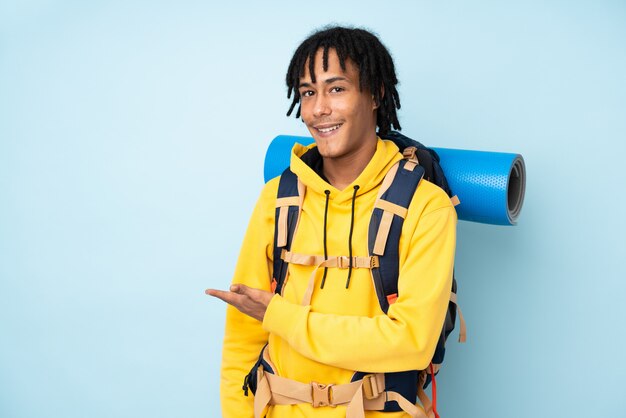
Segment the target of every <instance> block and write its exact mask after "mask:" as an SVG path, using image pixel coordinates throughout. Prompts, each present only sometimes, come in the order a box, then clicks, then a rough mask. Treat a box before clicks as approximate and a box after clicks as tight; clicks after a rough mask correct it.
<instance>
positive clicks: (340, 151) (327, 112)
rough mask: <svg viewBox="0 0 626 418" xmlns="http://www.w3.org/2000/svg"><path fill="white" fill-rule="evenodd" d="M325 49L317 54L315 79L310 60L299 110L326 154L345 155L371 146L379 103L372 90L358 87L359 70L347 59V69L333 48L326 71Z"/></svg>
mask: <svg viewBox="0 0 626 418" xmlns="http://www.w3.org/2000/svg"><path fill="white" fill-rule="evenodd" d="M322 54H323V50H322V49H320V50H318V51H317V54H316V56H315V80H316V82H315V83H313V81H312V80H311V75H310V74H309V69H308V68H309V64H308V61H307V62H306V64H305V72H304V76H303V77H302V78H301V79H300V87H299V91H300V114H301V116H302V121H303V122H304V123H305V124H306V126H307V128H308V129H309V132H311V135H312V136H313V139H315V143H316V144H317V147H318V149H319V152H320V154H321V155H322V157H324V158H342V157H348V156H350V155H353V154H358V152H359V151H361V150H362V149H363V147H364V146H366V147H369V148H371V147H372V141H375V139H376V107H377V106H376V103H375V101H374V98H373V96H372V94H371V93H370V91H369V90H368V89H367V88H364V89H363V91H360V90H359V71H358V69H357V68H356V66H355V65H354V64H353V63H352V61H351V60H348V59H346V62H345V64H346V70H345V71H343V70H342V69H341V66H340V65H339V57H338V56H337V53H336V52H335V50H334V49H329V51H328V70H327V71H324V68H323V61H322Z"/></svg>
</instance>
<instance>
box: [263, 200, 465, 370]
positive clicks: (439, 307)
mask: <svg viewBox="0 0 626 418" xmlns="http://www.w3.org/2000/svg"><path fill="white" fill-rule="evenodd" d="M456 221H457V218H456V211H455V210H454V208H453V207H452V206H445V207H441V208H438V209H435V210H433V211H431V212H428V213H427V214H425V215H422V216H421V218H420V219H419V221H418V223H417V226H416V227H415V229H414V232H413V234H412V236H411V239H410V242H409V243H408V250H407V252H406V256H405V257H403V256H401V263H400V273H399V279H398V296H399V297H398V299H397V301H396V302H395V303H394V304H393V305H391V307H390V308H389V311H388V313H387V315H384V314H381V315H378V316H375V317H373V318H368V317H360V316H346V315H334V314H328V313H319V312H313V311H311V309H310V306H301V305H297V304H294V303H291V302H288V301H287V300H285V299H284V298H282V297H279V296H275V297H274V298H273V299H272V301H271V302H270V304H269V306H268V309H267V312H266V314H265V318H264V321H263V327H264V329H265V330H266V331H269V332H271V333H275V334H277V335H278V336H280V337H281V338H283V339H284V340H286V341H288V343H289V344H290V345H291V346H292V347H293V348H294V349H295V350H296V351H298V352H299V353H301V354H302V355H303V356H305V357H308V358H310V359H312V360H315V361H318V362H321V363H325V364H329V365H333V366H335V367H341V368H344V369H348V370H367V371H368V372H375V373H376V372H394V371H402V370H421V369H424V368H426V367H427V366H428V364H429V363H430V361H431V359H432V356H433V353H434V351H435V347H436V345H437V341H438V339H439V336H440V334H441V330H442V327H443V322H444V319H445V315H446V311H447V307H448V302H449V300H450V291H451V287H452V272H453V264H454V251H455V244H456ZM329 330H332V332H329ZM363 347H367V350H364V349H363Z"/></svg>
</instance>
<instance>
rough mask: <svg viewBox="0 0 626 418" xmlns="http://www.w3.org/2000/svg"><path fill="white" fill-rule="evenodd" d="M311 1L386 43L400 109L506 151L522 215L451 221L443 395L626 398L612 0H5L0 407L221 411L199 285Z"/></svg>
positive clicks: (30, 413) (218, 330)
mask: <svg viewBox="0 0 626 418" xmlns="http://www.w3.org/2000/svg"><path fill="white" fill-rule="evenodd" d="M330 22H338V23H347V24H355V25H363V26H366V27H369V28H371V29H373V30H375V31H376V32H378V33H379V34H380V36H381V38H382V39H383V41H384V42H385V44H386V45H387V46H388V47H389V48H390V49H391V51H392V53H393V55H394V57H395V61H396V65H397V70H398V73H399V78H400V80H401V86H400V93H401V97H402V111H401V122H402V126H403V128H404V132H405V133H407V134H409V135H411V136H415V137H417V138H419V139H420V140H422V141H423V142H425V143H427V144H431V145H435V146H440V147H450V148H466V149H483V150H493V151H506V152H519V153H522V154H523V155H524V157H525V159H526V164H527V170H528V183H527V195H526V201H525V205H524V209H523V211H522V215H521V218H520V223H519V225H518V226H517V227H512V228H511V227H494V226H485V225H479V224H470V223H465V222H461V223H460V224H459V240H458V251H457V276H458V280H459V285H460V298H461V304H462V307H463V311H464V313H465V316H466V319H467V321H468V325H469V342H468V343H467V344H466V345H465V346H458V345H456V344H453V345H452V346H451V348H450V349H449V352H448V361H447V365H446V368H445V370H444V371H443V372H442V374H441V378H440V379H439V386H440V394H439V403H440V410H441V412H442V416H443V417H444V418H452V417H457V418H461V417H476V418H478V417H480V418H488V417H509V418H518V417H519V418H521V417H528V416H539V417H548V416H550V417H566V416H567V417H589V416H603V417H624V416H626V412H624V411H625V410H626V401H625V397H624V395H623V388H624V381H626V366H625V364H626V362H625V361H624V356H623V354H622V348H623V346H624V343H626V336H625V333H624V324H623V318H624V309H623V307H622V306H621V305H622V304H623V301H622V298H623V296H624V294H625V291H626V286H625V285H624V276H625V274H624V268H623V261H624V258H625V257H626V245H625V243H624V237H625V236H626V226H625V222H624V216H623V214H624V209H623V205H624V203H625V199H624V195H623V189H624V186H625V179H626V175H625V174H624V170H623V161H624V156H623V155H624V151H625V150H626V147H625V145H624V142H625V140H626V76H625V75H626V52H625V51H626V48H625V44H624V40H625V39H626V5H625V3H624V2H623V1H592V0H589V1H560V2H559V1H552V2H543V1H528V2H497V1H475V2H463V1H419V2H413V1H411V2H410V1H404V2H403V1H397V2H387V4H385V5H383V2H380V1H376V2H374V1H362V0H361V1H349V2H339V1H336V2H329V1H318V2H272V3H271V4H270V3H265V2H255V3H252V2H250V3H249V4H247V3H243V2H239V1H229V2H221V3H220V4H219V5H217V6H213V5H209V2H202V1H197V2H184V1H183V2H148V1H145V2H137V1H115V2H97V1H94V2H79V1H56V2H53V1H43V0H42V1H20V2H7V1H2V2H0V417H3V418H4V417H7V418H25V417H28V418H36V417H37V418H38V417H54V418H56V417H63V418H83V417H92V418H99V417H107V418H108V417H155V418H156V417H181V416H185V417H216V416H219V406H218V405H219V398H218V385H219V375H218V373H219V362H220V350H221V338H222V332H223V321H224V306H223V305H221V304H219V303H217V302H216V301H214V300H209V299H208V297H206V296H205V295H204V294H203V290H204V289H205V288H206V287H225V286H227V284H228V283H229V281H230V275H231V273H232V270H233V266H234V264H235V260H236V256H237V253H238V250H239V245H240V241H241V238H242V235H243V233H244V229H245V226H246V223H247V219H248V216H249V214H250V212H251V209H252V207H253V204H254V202H255V200H256V197H257V195H258V193H259V191H260V188H261V187H262V163H263V155H264V152H265V149H266V147H267V145H268V144H269V141H270V140H271V139H272V138H273V137H274V136H275V135H277V134H295V135H303V134H306V131H305V129H304V127H303V126H302V124H301V122H299V121H298V120H295V119H292V118H286V117H285V116H284V114H285V112H286V110H287V107H288V104H289V102H288V101H287V99H286V97H285V93H286V90H285V87H284V85H283V83H284V73H285V70H286V66H287V64H288V60H289V59H290V56H291V54H292V52H293V50H294V48H295V47H296V46H297V44H298V42H299V41H300V40H302V39H303V38H304V37H305V36H306V35H307V34H308V33H309V32H310V31H311V30H312V29H314V28H316V27H319V26H320V25H323V24H326V23H330ZM224 179H228V181H227V182H225V181H224Z"/></svg>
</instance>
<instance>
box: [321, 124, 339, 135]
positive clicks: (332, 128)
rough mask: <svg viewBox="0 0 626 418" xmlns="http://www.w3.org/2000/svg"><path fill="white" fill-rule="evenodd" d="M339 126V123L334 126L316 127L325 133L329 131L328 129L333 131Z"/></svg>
mask: <svg viewBox="0 0 626 418" xmlns="http://www.w3.org/2000/svg"><path fill="white" fill-rule="evenodd" d="M340 126H341V124H339V125H335V126H331V127H330V128H323V129H322V128H318V131H320V132H323V133H326V132H330V131H334V130H335V129H337V128H339V127H340Z"/></svg>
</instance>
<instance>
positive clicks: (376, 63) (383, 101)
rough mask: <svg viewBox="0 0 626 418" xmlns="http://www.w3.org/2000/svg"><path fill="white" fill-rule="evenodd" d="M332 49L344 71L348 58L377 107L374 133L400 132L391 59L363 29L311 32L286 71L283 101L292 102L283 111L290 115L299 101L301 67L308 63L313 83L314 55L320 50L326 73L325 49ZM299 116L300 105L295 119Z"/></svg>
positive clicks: (375, 38)
mask: <svg viewBox="0 0 626 418" xmlns="http://www.w3.org/2000/svg"><path fill="white" fill-rule="evenodd" d="M331 48H332V49H334V50H335V51H336V53H337V56H338V57H339V65H340V66H341V69H342V70H344V71H345V70H346V59H350V60H351V61H352V62H353V63H354V64H355V65H356V67H357V68H358V69H359V88H360V90H361V91H362V90H363V88H369V90H370V91H371V92H372V94H373V96H374V101H375V102H376V104H377V105H378V108H377V110H376V124H377V125H378V130H379V132H378V134H379V135H385V134H387V133H388V132H389V130H391V128H392V126H393V128H394V129H397V130H400V129H402V128H401V127H400V122H398V115H397V113H396V109H400V96H399V94H398V90H396V84H398V79H397V78H396V71H395V67H394V65H393V59H392V58H391V55H390V54H389V51H387V48H385V46H384V45H383V44H382V43H381V42H380V40H379V39H378V38H377V37H376V35H374V34H372V33H371V32H368V31H366V30H363V29H357V28H346V27H341V26H331V27H326V28H323V29H321V30H318V31H316V32H314V33H313V34H312V35H310V36H309V37H308V38H307V39H305V40H304V42H302V44H300V46H299V47H298V49H296V52H295V53H294V55H293V58H291V62H290V63H289V68H288V70H287V76H286V82H287V89H288V90H287V98H288V99H289V98H291V94H292V93H293V101H292V102H291V106H290V107H289V110H288V111H287V116H290V115H291V113H292V112H293V110H294V108H295V107H296V105H297V104H298V103H299V102H300V92H299V90H298V88H299V86H300V78H301V77H303V76H304V66H305V65H306V64H307V61H308V67H309V68H308V70H309V74H310V75H311V81H312V82H313V83H315V72H314V70H313V69H314V67H315V55H316V53H317V51H319V50H320V49H321V50H322V51H323V55H322V60H323V62H322V64H323V68H324V71H326V70H328V50H329V49H331ZM299 117H300V106H298V110H297V112H296V118H299Z"/></svg>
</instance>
